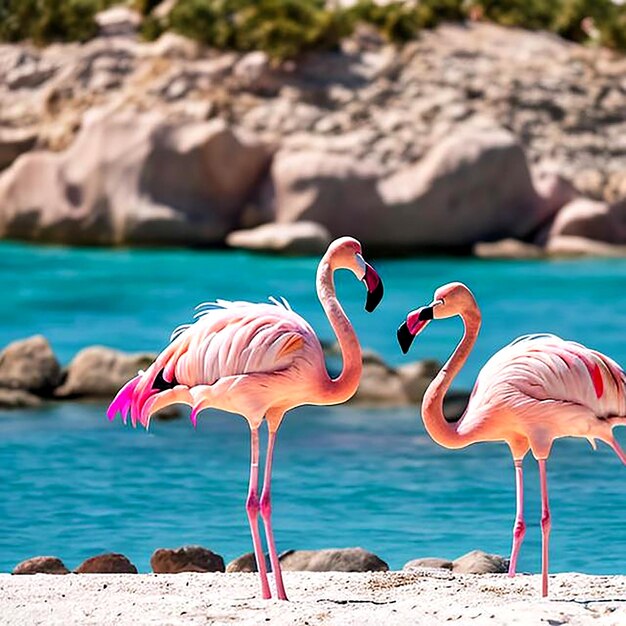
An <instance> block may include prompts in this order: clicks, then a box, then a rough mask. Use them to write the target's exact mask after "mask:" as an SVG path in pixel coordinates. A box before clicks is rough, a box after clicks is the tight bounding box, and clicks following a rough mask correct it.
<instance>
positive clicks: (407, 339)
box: [397, 322, 415, 354]
mask: <svg viewBox="0 0 626 626" xmlns="http://www.w3.org/2000/svg"><path fill="white" fill-rule="evenodd" d="M397 336H398V343H399V344H400V350H402V353H403V354H406V353H407V352H408V351H409V348H410V347H411V344H412V343H413V339H415V335H413V334H412V333H411V331H410V330H409V327H408V326H407V324H406V322H403V323H402V324H400V326H399V327H398V332H397Z"/></svg>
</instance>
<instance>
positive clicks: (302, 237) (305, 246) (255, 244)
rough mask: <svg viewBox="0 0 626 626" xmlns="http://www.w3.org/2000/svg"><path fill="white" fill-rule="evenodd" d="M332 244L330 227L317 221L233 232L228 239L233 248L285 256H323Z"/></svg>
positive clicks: (227, 241) (265, 225)
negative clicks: (325, 226) (328, 228)
mask: <svg viewBox="0 0 626 626" xmlns="http://www.w3.org/2000/svg"><path fill="white" fill-rule="evenodd" d="M330 241H331V238H330V235H329V234H328V231H327V230H326V228H324V226H321V225H320V224H316V223H314V222H294V223H290V224H263V225H262V226H258V227H256V228H250V229H247V230H236V231H233V232H232V233H230V234H229V235H228V236H227V237H226V243H227V244H228V245H229V246H232V247H233V248H245V249H247V250H255V251H259V252H278V253H281V254H308V255H321V254H323V253H324V252H326V248H328V244H329V243H330Z"/></svg>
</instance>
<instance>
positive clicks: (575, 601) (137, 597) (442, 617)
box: [0, 570, 626, 626]
mask: <svg viewBox="0 0 626 626" xmlns="http://www.w3.org/2000/svg"><path fill="white" fill-rule="evenodd" d="M285 583H286V586H287V592H288V593H289V594H290V596H291V598H290V599H291V601H290V602H280V601H277V600H270V601H263V600H261V599H259V598H258V581H257V577H256V575H254V574H175V575H154V574H139V575H132V574H126V575H120V574H109V575H100V574H82V575H73V574H70V575H65V576H51V575H45V574H37V575H34V576H11V575H8V574H7V575H4V574H3V575H0V623H1V624H3V625H5V624H6V625H16V626H17V625H19V626H27V625H28V626H31V625H36V624H46V625H48V624H54V625H59V626H61V625H62V626H68V625H73V624H80V625H82V626H85V625H89V624H98V625H100V624H107V625H108V624H116V625H119V626H126V625H133V626H137V625H139V624H159V625H161V624H168V625H169V624H172V625H174V624H211V625H222V624H245V625H250V626H252V625H254V626H258V625H260V624H276V625H289V626H292V625H300V626H315V625H317V624H324V625H325V626H326V625H342V626H353V625H354V626H357V625H358V626H368V625H372V626H373V625H379V624H385V625H386V626H397V625H403V624H412V625H422V624H424V625H429V626H430V625H435V624H443V623H447V622H452V623H455V624H472V625H476V626H480V625H482V624H489V625H490V626H494V625H498V626H501V625H508V624H546V625H550V626H560V625H561V624H568V625H571V626H578V625H579V624H594V625H597V626H609V625H611V626H618V625H619V626H623V625H624V624H626V576H586V575H583V574H557V575H555V576H552V577H551V579H550V584H551V597H550V598H549V599H541V598H540V597H539V584H540V580H539V577H538V576H536V575H533V576H524V575H522V576H518V577H517V578H515V579H509V578H508V577H506V576H504V575H482V576H473V575H458V574H457V575H454V574H451V573H449V572H446V571H443V570H419V571H416V572H410V573H404V572H388V573H371V574H344V573H303V572H287V573H286V574H285Z"/></svg>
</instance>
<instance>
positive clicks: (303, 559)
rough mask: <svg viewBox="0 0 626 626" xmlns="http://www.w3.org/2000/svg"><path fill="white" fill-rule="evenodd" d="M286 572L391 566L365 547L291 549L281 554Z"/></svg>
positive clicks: (383, 569)
mask: <svg viewBox="0 0 626 626" xmlns="http://www.w3.org/2000/svg"><path fill="white" fill-rule="evenodd" d="M279 559H280V566H281V568H282V569H283V570H284V571H286V572H296V571H297V572H300V571H303V572H387V571H389V566H388V565H387V563H385V562H384V561H383V560H382V559H380V558H379V557H377V556H376V555H375V554H373V553H372V552H368V551H367V550H364V549H363V548H340V549H334V548H333V549H329V550H290V551H288V552H284V553H283V554H281V555H280V556H279Z"/></svg>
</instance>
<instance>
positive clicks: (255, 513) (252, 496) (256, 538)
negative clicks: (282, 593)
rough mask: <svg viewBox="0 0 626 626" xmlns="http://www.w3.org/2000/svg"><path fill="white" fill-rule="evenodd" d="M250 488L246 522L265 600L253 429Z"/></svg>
mask: <svg viewBox="0 0 626 626" xmlns="http://www.w3.org/2000/svg"><path fill="white" fill-rule="evenodd" d="M250 441H251V450H250V487H249V489H248V499H247V500H246V512H247V513H248V521H249V522H250V531H251V532H252V545H253V546H254V556H255V558H256V566H257V569H258V570H259V576H260V577H261V593H262V595H263V598H264V599H265V600H267V599H268V598H271V597H272V594H271V593H270V585H269V583H268V581H267V566H266V565H265V554H263V546H262V545H261V535H260V534H259V510H260V505H259V495H258V484H259V429H258V427H257V428H253V429H252V430H251V431H250Z"/></svg>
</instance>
